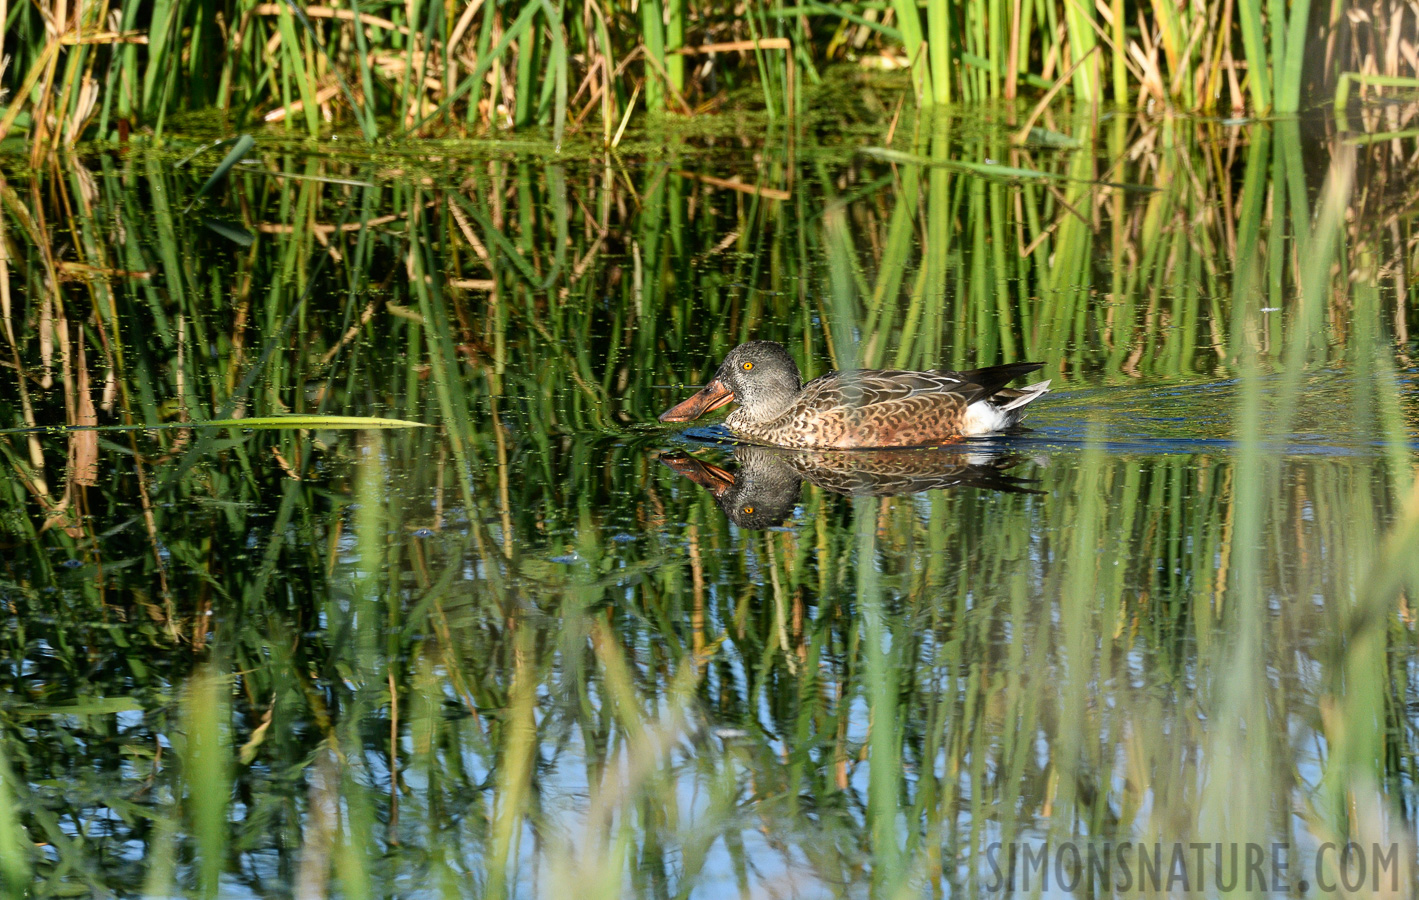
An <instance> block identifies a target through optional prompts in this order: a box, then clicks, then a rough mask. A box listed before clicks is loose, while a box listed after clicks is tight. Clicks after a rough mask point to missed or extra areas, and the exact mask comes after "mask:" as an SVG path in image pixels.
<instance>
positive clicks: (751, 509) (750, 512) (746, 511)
mask: <svg viewBox="0 0 1419 900" xmlns="http://www.w3.org/2000/svg"><path fill="white" fill-rule="evenodd" d="M740 512H742V513H744V515H746V516H752V515H753V514H754V507H752V506H746V507H744V508H743V509H742V510H740Z"/></svg>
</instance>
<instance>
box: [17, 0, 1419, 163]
mask: <svg viewBox="0 0 1419 900" xmlns="http://www.w3.org/2000/svg"><path fill="white" fill-rule="evenodd" d="M1417 17H1419V5H1416V4H1415V3H1414V2H1412V0H1364V2H1357V3H1351V4H1345V5H1338V4H1329V5H1327V4H1320V3H1312V2H1311V0H1291V2H1289V3H1288V2H1284V0H1197V2H1188V3H1175V2H1161V0H1158V2H1136V0H1131V2H1124V0H1098V2H1092V3H1083V2H1076V0H969V2H962V3H949V2H946V0H929V2H926V3H916V2H908V0H890V2H878V0H846V2H836V3H831V4H827V3H816V2H808V3H800V4H792V3H785V2H783V0H774V2H772V3H754V4H735V3H726V2H716V0H701V2H692V0H632V2H614V3H613V2H603V0H586V2H583V3H566V2H561V0H555V2H554V0H525V2H523V0H518V2H500V0H467V2H459V3H442V4H440V3H420V2H417V0H409V2H403V3H397V2H388V0H332V2H329V3H317V4H309V5H299V4H295V3H291V2H289V0H281V2H276V3H261V2H255V0H155V2H152V3H137V2H128V3H118V4H114V3H110V2H108V0H103V2H91V3H71V2H69V0H5V2H3V3H0V24H3V34H4V38H3V46H0V60H6V61H7V62H6V63H3V64H0V140H3V139H4V138H5V137H6V136H17V137H21V138H22V139H23V141H24V144H25V146H27V147H29V148H30V149H31V151H32V152H33V153H34V154H36V156H35V158H36V159H38V155H40V154H42V153H44V152H47V151H48V150H50V149H53V148H56V147H68V146H73V145H75V144H77V143H79V142H81V141H83V140H86V139H87V140H100V141H121V142H126V141H128V140H130V139H135V138H136V139H141V140H142V141H144V142H149V143H161V142H162V140H163V137H164V135H167V134H170V133H171V131H172V127H173V123H174V122H175V121H176V122H179V123H180V124H181V123H188V124H189V125H192V124H194V123H196V122H199V121H200V122H203V123H205V124H204V125H201V126H200V127H203V128H204V129H206V130H211V129H212V127H213V126H212V124H211V122H212V121H213V119H214V118H215V119H216V120H218V121H219V122H220V123H221V124H220V125H218V126H217V130H218V131H222V132H230V131H231V130H235V131H243V130H248V129H250V128H251V127H253V126H254V125H255V123H259V122H267V123H277V124H275V125H274V126H273V127H276V128H280V129H285V130H287V131H289V132H291V133H293V134H299V135H306V136H310V137H315V136H320V135H325V134H329V133H331V132H332V131H339V132H343V133H344V134H346V135H348V136H358V137H360V138H362V139H363V140H365V141H376V140H378V139H382V138H391V137H406V136H411V135H419V136H425V135H435V134H436V135H447V134H455V135H464V134H475V135H481V134H488V133H496V132H500V131H504V130H510V129H512V130H526V129H529V128H542V129H545V130H550V132H551V134H552V137H553V141H554V143H555V144H556V145H560V144H561V143H562V141H563V139H564V137H566V136H568V135H572V136H575V135H584V136H586V138H587V139H589V140H591V141H593V142H596V143H600V144H602V145H615V144H616V143H618V142H619V141H620V139H621V136H622V134H623V132H624V129H625V128H626V126H627V123H628V122H630V121H632V120H633V119H634V120H638V121H639V120H642V119H645V118H646V117H647V116H649V120H654V119H656V117H658V116H660V115H661V114H667V115H671V116H680V117H695V116H699V115H703V114H705V113H712V112H714V111H716V110H720V109H725V108H735V107H740V106H743V105H744V104H748V105H751V106H754V107H757V108H758V109H760V110H762V111H763V113H764V114H766V115H767V117H768V118H769V119H770V120H775V121H782V120H784V119H787V118H793V117H795V116H797V115H800V114H803V113H806V112H811V111H812V109H811V107H812V105H813V103H812V101H810V100H809V99H808V98H809V97H810V96H811V95H812V94H813V92H814V91H815V90H816V89H817V86H818V85H819V84H820V83H821V82H822V81H823V78H824V73H825V72H828V71H829V70H831V69H833V68H834V67H838V68H849V69H856V70H881V69H887V70H906V72H907V77H908V81H909V82H910V92H911V94H912V97H913V105H918V106H923V107H930V106H937V105H949V104H953V103H960V102H967V103H977V102H986V101H1005V102H1010V101H1014V100H1016V99H1018V98H1023V99H1029V100H1030V101H1031V102H1033V101H1034V100H1035V99H1036V98H1039V97H1040V96H1041V94H1044V93H1047V92H1048V94H1049V95H1050V96H1053V95H1054V92H1055V91H1062V92H1063V94H1064V96H1065V97H1067V98H1071V99H1072V100H1074V101H1077V102H1078V103H1081V104H1085V105H1089V104H1095V103H1103V104H1107V105H1111V106H1113V107H1118V108H1134V107H1139V108H1147V109H1150V110H1156V111H1163V110H1173V111H1185V112H1203V113H1221V114H1234V115H1235V114H1242V113H1247V114H1252V115H1267V114H1273V113H1281V114H1290V113H1295V112H1297V111H1299V110H1301V109H1303V108H1308V107H1312V106H1314V105H1315V104H1317V103H1321V102H1328V101H1330V100H1332V99H1335V100H1336V101H1337V102H1338V104H1339V105H1342V106H1343V105H1345V103H1346V102H1347V101H1348V99H1349V98H1351V97H1355V96H1369V95H1373V94H1382V95H1392V94H1395V93H1400V94H1405V93H1409V94H1412V93H1413V92H1414V90H1415V89H1416V88H1419V80H1416V79H1419V57H1416V55H1415V51H1414V42H1413V40H1412V35H1413V28H1414V22H1415V19H1416V18H1417ZM202 113H212V114H214V115H213V116H207V117H205V118H200V117H199V118H198V119H194V118H193V117H194V115H197V114H202Z"/></svg>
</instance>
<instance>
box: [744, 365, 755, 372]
mask: <svg viewBox="0 0 1419 900" xmlns="http://www.w3.org/2000/svg"><path fill="white" fill-rule="evenodd" d="M752 368H754V364H753V363H745V364H744V371H745V372H747V371H749V370H750V369H752Z"/></svg>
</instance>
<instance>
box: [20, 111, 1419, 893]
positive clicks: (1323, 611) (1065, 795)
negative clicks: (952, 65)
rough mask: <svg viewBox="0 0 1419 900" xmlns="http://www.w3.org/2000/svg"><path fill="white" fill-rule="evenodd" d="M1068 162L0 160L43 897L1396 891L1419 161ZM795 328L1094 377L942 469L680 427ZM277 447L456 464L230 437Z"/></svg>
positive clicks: (1210, 146)
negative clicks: (986, 166) (357, 422)
mask: <svg viewBox="0 0 1419 900" xmlns="http://www.w3.org/2000/svg"><path fill="white" fill-rule="evenodd" d="M1073 136H1074V137H1075V138H1076V139H1077V140H1078V141H1079V142H1080V149H1078V150H1058V149H1042V148H1024V149H1020V148H1012V147H1011V146H1010V145H1009V143H1008V141H1007V138H1006V134H1005V132H1003V131H1002V132H1000V133H996V132H995V131H994V130H993V129H992V127H990V126H989V125H981V124H980V123H969V124H968V123H962V122H951V121H946V120H942V121H938V122H936V123H924V124H923V125H921V126H920V127H919V128H917V129H916V133H915V134H912V133H911V129H904V130H903V131H902V133H900V134H898V135H897V137H896V142H895V144H894V149H896V150H898V151H901V152H904V153H911V154H913V155H914V156H916V157H918V158H919V159H920V160H921V162H911V161H901V160H896V161H893V160H888V159H884V158H882V157H881V156H880V155H879V156H865V155H860V154H856V153H854V152H852V151H851V150H847V149H843V148H840V147H833V148H821V149H812V148H803V147H795V148H788V147H783V146H777V145H774V144H773V143H772V142H770V143H768V144H766V145H765V146H764V147H762V148H759V149H757V150H754V151H752V152H745V151H740V150H725V149H718V148H706V147H701V146H692V145H690V144H686V145H685V146H678V147H672V148H671V149H670V150H669V151H667V153H666V154H665V155H664V156H663V157H657V158H653V159H616V158H611V159H607V160H600V159H595V160H586V159H569V160H552V161H549V160H548V159H547V158H546V157H545V156H542V155H532V154H523V153H518V152H513V151H509V150H507V149H504V148H499V147H497V146H491V147H488V146H483V147H470V148H468V150H467V152H466V153H458V154H452V153H448V152H446V151H447V148H444V150H443V151H441V156H440V157H439V158H433V157H425V156H421V155H419V154H418V153H416V152H412V151H411V152H410V153H409V154H408V156H407V158H406V159H404V160H403V161H402V162H401V163H400V164H399V165H398V166H395V165H394V164H385V163H381V164H374V163H370V162H367V161H364V160H361V159H358V158H342V157H339V156H330V155H326V154H308V155H300V154H293V153H288V152H285V151H284V150H281V149H277V148H263V147H261V146H260V145H259V146H258V149H257V151H256V152H255V153H254V154H253V157H252V161H251V163H250V164H249V165H245V166H242V167H239V168H238V169H237V170H236V171H235V174H234V175H233V176H232V177H230V178H229V179H228V180H227V181H226V182H225V183H224V184H223V185H222V186H221V187H220V188H219V189H217V190H216V191H214V192H213V194H212V195H211V196H210V197H208V198H205V199H201V200H199V201H197V202H196V203H195V205H194V206H193V208H192V209H191V210H190V211H185V209H184V208H185V207H186V206H187V204H188V203H189V202H190V201H192V200H193V198H194V196H195V194H196V191H197V189H198V187H199V186H200V185H201V183H202V181H203V180H204V179H205V177H206V173H207V171H210V168H211V167H212V166H214V165H215V163H216V161H217V154H208V155H207V156H203V157H199V160H198V162H197V163H195V164H193V166H191V167H187V168H182V169H175V168H174V166H173V165H172V161H171V160H167V159H163V158H160V157H157V156H152V157H147V156H143V155H137V154H135V155H131V156H122V157H120V156H117V155H103V154H99V155H94V156H90V157H84V158H81V159H75V160H71V161H70V162H69V163H68V164H67V165H66V166H65V167H60V168H59V169H56V170H52V171H46V172H43V173H38V174H33V173H21V172H9V173H7V174H6V175H5V178H4V181H3V185H0V205H2V206H3V209H2V210H0V221H3V228H4V233H3V235H0V239H3V242H4V243H3V246H4V247H6V248H7V250H8V257H7V259H6V262H5V268H4V269H3V270H0V275H2V276H3V279H0V280H3V282H4V283H3V285H0V286H3V287H4V288H5V291H6V293H4V294H0V300H4V301H5V303H6V307H5V320H6V322H5V324H6V328H5V331H4V333H3V335H0V343H3V346H4V351H3V354H0V358H3V361H4V369H3V371H0V384H3V385H4V387H3V388H0V413H2V414H3V421H0V426H3V427H5V428H9V429H11V430H10V431H8V432H6V433H5V434H3V435H0V452H3V454H4V458H5V474H4V476H3V485H4V487H5V490H4V492H3V503H2V504H0V547H3V553H0V557H3V563H0V642H3V652H0V683H3V687H4V692H3V693H0V759H3V763H4V766H5V768H4V769H2V770H0V879H3V880H0V884H3V885H4V886H5V889H6V890H7V891H8V892H9V893H10V894H11V895H14V896H28V895H31V894H32V895H34V896H58V895H63V896H75V895H79V894H91V895H93V896H140V895H146V896H189V895H191V896H209V897H210V896H224V897H226V896H230V897H248V896H261V897H267V896H269V897H314V896H324V895H331V896H340V897H364V896H413V897H424V896H435V895H437V896H475V895H477V896H497V895H502V894H515V895H518V896H568V895H577V896H585V897H623V896H651V897H671V896H676V897H680V896H694V897H720V896H754V897H760V896H773V897H779V896H784V897H789V896H792V897H798V896H803V897H818V896H843V895H847V896H894V897H895V896H915V895H930V896H958V897H976V896H997V895H998V896H1005V895H1007V894H1011V891H1012V890H1013V892H1014V894H1026V895H1030V896H1034V895H1036V894H1040V895H1044V896H1081V897H1082V896H1102V895H1113V894H1118V895H1122V896H1136V895H1156V894H1157V893H1160V892H1161V893H1167V892H1171V893H1173V894H1176V895H1182V894H1185V893H1191V894H1198V893H1201V894H1207V895H1210V894H1217V893H1222V892H1225V891H1227V890H1229V889H1230V888H1229V885H1238V884H1240V885H1241V887H1240V888H1237V889H1238V890H1241V889H1248V890H1251V891H1253V892H1254V893H1259V894H1273V895H1277V896H1289V895H1296V894H1299V893H1307V895H1317V894H1318V893H1319V894H1320V895H1324V891H1325V889H1326V885H1328V884H1331V883H1335V884H1342V883H1343V884H1348V885H1351V886H1354V885H1356V884H1359V883H1360V882H1361V881H1363V886H1364V889H1365V890H1366V891H1369V892H1371V893H1372V894H1376V895H1387V896H1403V895H1406V894H1407V892H1408V891H1409V890H1410V889H1411V885H1412V883H1413V879H1414V874H1413V873H1414V863H1415V851H1414V838H1413V834H1414V809H1415V803H1416V800H1419V795H1416V785H1415V780H1414V776H1415V771H1416V732H1415V725H1414V722H1415V718H1414V713H1413V709H1414V706H1413V704H1414V700H1413V695H1411V694H1410V690H1409V689H1410V688H1411V687H1414V686H1415V683H1416V676H1417V675H1419V667H1416V635H1415V620H1414V613H1413V610H1412V607H1411V605H1410V600H1409V597H1410V596H1411V593H1412V585H1413V584H1414V578H1415V575H1416V567H1415V559H1416V547H1415V543H1416V540H1419V505H1416V503H1415V500H1414V497H1415V495H1414V494H1413V490H1414V488H1413V485H1414V472H1415V469H1414V464H1415V453H1414V449H1415V417H1416V410H1419V404H1417V403H1416V391H1417V390H1419V388H1417V387H1416V383H1415V370H1414V364H1413V362H1412V359H1411V356H1410V353H1411V351H1412V349H1413V347H1412V344H1411V342H1410V337H1409V327H1410V320H1411V318H1412V316H1413V301H1412V298H1411V293H1410V290H1411V288H1410V285H1411V284H1412V282H1413V281H1414V278H1413V276H1414V273H1413V271H1412V265H1411V263H1412V260H1413V259H1414V258H1415V257H1414V250H1415V243H1414V240H1415V238H1414V237H1413V236H1411V234H1410V229H1409V225H1408V221H1409V220H1408V219H1406V218H1404V217H1403V215H1402V214H1398V213H1396V210H1400V211H1402V210H1403V209H1405V208H1407V206H1406V204H1409V203H1411V202H1412V199H1413V189H1412V187H1411V185H1412V183H1413V179H1411V178H1409V177H1408V176H1409V173H1408V172H1407V171H1406V170H1405V169H1404V168H1403V167H1401V166H1398V165H1396V164H1395V163H1394V162H1393V160H1392V159H1390V158H1389V157H1387V156H1385V155H1384V154H1383V153H1380V152H1378V151H1376V152H1375V153H1373V154H1369V155H1367V153H1366V152H1364V150H1363V148H1362V150H1361V151H1356V150H1355V149H1354V148H1353V147H1349V146H1348V145H1346V144H1345V143H1344V142H1343V141H1342V140H1340V139H1339V138H1338V137H1336V138H1334V139H1329V138H1327V137H1326V136H1325V135H1318V134H1316V133H1313V132H1312V131H1310V130H1306V131H1304V132H1303V131H1302V130H1301V129H1300V127H1299V126H1297V125H1295V124H1293V123H1292V124H1287V123H1282V124H1279V125H1275V126H1269V125H1245V126H1241V125H1239V126H1228V127H1224V126H1222V125H1220V124H1216V123H1179V122H1166V123H1164V122H1154V121H1148V120H1139V121H1133V120H1125V119H1121V118H1113V119H1105V120H1104V121H1103V122H1101V123H1100V124H1097V125H1091V124H1085V125H1081V126H1079V127H1078V128H1077V129H1076V130H1075V133H1074V134H1073ZM1165 138H1166V139H1165ZM209 157H210V158H209ZM985 160H996V161H998V162H1000V163H1001V164H1004V165H1010V166H1014V167H1018V168H1026V169H1031V170H1034V171H1038V172H1040V173H1041V175H1042V177H1041V178H1038V179H1029V178H1017V177H1012V178H998V179H997V178H990V177H985V176H982V175H980V174H977V173H975V172H967V171H962V170H960V169H959V168H953V167H952V165H951V163H952V162H953V161H965V162H974V163H980V162H983V161H985ZM928 163H934V164H928ZM204 167H205V168H204ZM297 176H299V177H297ZM726 182H732V183H731V184H727V185H726ZM1104 182H1108V184H1104ZM750 338H756V339H769V340H777V341H780V342H782V343H784V344H785V346H786V347H788V349H789V351H790V353H791V354H792V355H793V356H794V357H795V358H796V359H797V360H798V362H799V364H800V366H801V367H802V368H803V369H804V371H805V375H807V376H808V377H813V376H815V375H818V374H822V373H823V372H825V371H828V370H830V369H832V368H835V367H851V366H854V365H871V366H907V367H921V368H929V367H945V368H961V367H969V366H977V365H988V364H994V363H1001V362H1010V361H1018V360H1024V359H1030V360H1038V361H1040V362H1042V363H1043V364H1044V369H1045V377H1050V378H1052V379H1054V391H1053V393H1052V394H1050V395H1049V396H1048V397H1046V398H1045V399H1044V400H1042V401H1040V402H1039V403H1036V404H1035V405H1034V406H1032V407H1031V410H1032V411H1031V415H1030V417H1029V419H1028V420H1027V422H1026V426H1027V427H1026V428H1025V429H1024V430H1022V431H1021V432H1019V433H1016V434H1012V435H1006V436H1000V437H995V438H990V439H985V440H974V441H967V442H963V443H961V444H958V445H953V446H949V447H946V448H943V449H940V450H935V451H912V452H908V453H900V452H899V453H893V454H803V453H796V454H795V453H790V452H786V451H777V450H771V449H765V448H758V447H748V446H744V445H737V444H735V443H734V442H733V441H732V440H731V439H730V436H729V435H728V433H727V432H726V431H724V430H723V428H722V427H720V426H717V425H715V424H714V422H715V420H714V419H711V420H709V421H706V422H701V423H696V424H695V425H694V426H693V427H691V428H688V429H683V430H682V429H680V428H678V427H675V428H671V427H666V426H661V425H659V424H658V423H656V415H657V414H658V413H659V412H660V411H662V410H663V409H665V408H666V407H668V406H670V405H671V404H672V403H674V402H676V401H678V400H680V399H682V398H683V397H684V396H686V395H687V393H688V392H689V391H691V390H694V389H695V388H697V387H698V386H699V384H701V383H702V382H703V380H704V379H705V378H706V377H708V375H709V374H710V373H712V372H713V370H714V368H715V367H716V366H717V365H718V363H719V360H720V359H721V358H722V356H723V354H724V353H725V352H727V351H728V350H729V349H730V348H732V347H733V346H734V345H735V344H737V343H738V342H739V341H741V340H745V339H750ZM287 415H291V416H294V415H341V416H364V417H370V416H381V417H389V418H396V419H400V420H404V421H406V422H413V423H419V424H420V425H423V426H432V427H390V428H380V429H372V428H351V427H345V426H347V425H349V423H334V422H330V421H315V422H309V423H301V422H295V423H292V424H291V427H280V428H274V429H249V428H237V427H210V426H201V425H198V424H194V423H200V422H204V421H211V420H216V419H227V418H230V417H233V416H242V417H245V418H252V417H258V416H259V417H265V416H287ZM76 425H78V426H82V425H100V426H125V425H133V426H141V427H138V428H135V429H132V430H121V429H120V430H112V429H110V430H100V431H92V430H72V429H69V430H66V429H65V428H64V427H63V426H76ZM159 425H161V426H163V427H161V428H158V427H152V426H159ZM301 425H305V426H306V427H297V426H301ZM27 426H38V427H39V430H31V431H25V430H23V429H25V428H26V427H27ZM1347 842H1349V843H1352V844H1353V845H1354V847H1353V849H1352V851H1351V852H1350V853H1349V854H1348V855H1347V856H1346V857H1345V862H1344V864H1343V865H1342V863H1341V855H1340V854H1339V853H1338V852H1337V850H1336V848H1337V847H1338V846H1343V845H1345V844H1346V843H1347ZM1263 851H1264V862H1263V859H1262V856H1259V855H1258V854H1263ZM1012 854H1013V856H1012ZM1012 859H1013V863H1012ZM1032 860H1033V861H1032ZM1105 862H1106V863H1107V871H1105V870H1104V868H1103V864H1104V863H1105ZM1091 864H1092V868H1091ZM1012 878H1013V881H1012V880H1011V879H1012ZM1248 879H1250V880H1248ZM1302 881H1304V882H1305V883H1306V887H1305V888H1302V887H1301V886H1300V883H1301V882H1302ZM1012 886H1013V887H1012Z"/></svg>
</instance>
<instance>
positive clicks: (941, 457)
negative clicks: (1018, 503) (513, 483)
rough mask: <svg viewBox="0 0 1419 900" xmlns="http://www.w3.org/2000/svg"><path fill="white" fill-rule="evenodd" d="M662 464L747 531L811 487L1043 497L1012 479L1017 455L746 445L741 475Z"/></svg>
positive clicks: (701, 465) (875, 493) (706, 466)
mask: <svg viewBox="0 0 1419 900" xmlns="http://www.w3.org/2000/svg"><path fill="white" fill-rule="evenodd" d="M660 461H661V462H662V463H663V464H664V465H666V466H668V467H669V468H670V469H672V470H674V471H675V472H678V473H680V474H681V475H684V476H685V477H686V478H688V479H690V480H691V481H693V482H695V483H696V484H698V485H700V486H701V487H703V488H705V489H707V490H708V491H709V492H710V494H711V495H713V496H714V499H715V502H716V503H718V504H719V506H720V509H722V510H724V513H725V515H727V516H728V517H729V520H730V521H731V522H733V523H734V524H735V525H738V526H739V527H740V528H750V529H762V528H771V527H773V526H775V525H778V524H779V523H781V522H783V521H784V520H785V519H787V518H788V517H789V515H791V514H792V513H793V508H794V507H795V506H797V505H798V498H799V493H800V487H801V486H802V484H803V482H804V481H808V482H811V483H812V484H815V485H817V486H818V487H820V488H823V489H824V490H826V491H831V492H833V493H835V494H846V495H848V496H853V497H889V496H896V495H900V494H917V493H921V492H922V491H944V490H951V489H954V488H960V487H972V488H979V489H981V490H988V491H999V492H1002V493H1010V494H1037V493H1039V491H1036V490H1034V489H1033V488H1031V487H1029V485H1031V484H1033V483H1034V482H1032V481H1031V480H1029V479H1026V478H1020V477H1018V476H1015V475H1012V474H1011V470H1012V469H1014V468H1015V467H1017V466H1018V465H1020V463H1022V462H1023V461H1024V458H1023V457H1021V456H1018V455H1015V454H998V453H989V452H986V453H959V452H957V453H941V452H937V451H935V450H911V449H898V450H855V451H842V450H807V451H801V450H783V449H779V448H777V447H759V446H755V445H753V444H740V445H739V446H737V447H735V448H734V462H735V463H736V464H737V468H736V469H734V470H732V471H731V470H729V469H725V468H722V467H720V466H716V465H713V464H711V463H707V462H705V461H703V460H700V459H696V458H695V457H693V456H690V455H689V454H686V453H680V452H671V453H665V454H662V455H661V457H660Z"/></svg>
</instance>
